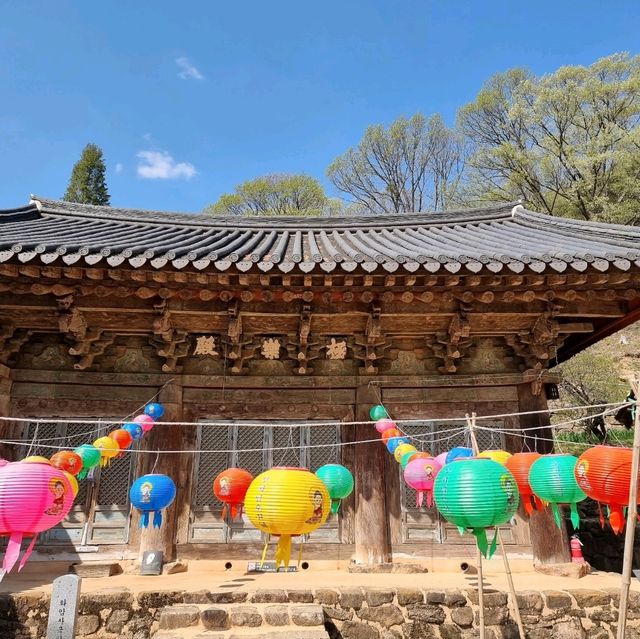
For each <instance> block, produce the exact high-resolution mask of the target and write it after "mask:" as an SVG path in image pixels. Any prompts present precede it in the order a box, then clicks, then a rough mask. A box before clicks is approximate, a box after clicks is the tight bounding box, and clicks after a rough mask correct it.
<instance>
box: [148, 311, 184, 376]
mask: <svg viewBox="0 0 640 639" xmlns="http://www.w3.org/2000/svg"><path fill="white" fill-rule="evenodd" d="M155 308H156V310H157V311H158V312H159V314H160V316H159V317H158V318H156V319H155V320H154V322H153V334H152V335H151V336H150V337H149V344H151V346H153V347H154V348H155V350H156V353H157V355H158V357H161V358H162V359H164V364H163V365H162V372H163V373H173V372H175V370H176V368H177V366H178V362H179V360H180V359H181V358H183V357H186V356H187V355H189V346H190V340H189V331H185V330H179V329H176V328H174V327H173V321H172V318H171V310H170V309H169V307H168V304H167V301H166V300H164V299H163V300H162V301H161V302H160V303H158V304H156V305H155Z"/></svg>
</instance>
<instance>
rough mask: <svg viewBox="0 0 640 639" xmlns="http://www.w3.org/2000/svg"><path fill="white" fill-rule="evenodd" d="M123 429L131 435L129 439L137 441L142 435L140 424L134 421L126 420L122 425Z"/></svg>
mask: <svg viewBox="0 0 640 639" xmlns="http://www.w3.org/2000/svg"><path fill="white" fill-rule="evenodd" d="M122 428H123V430H126V431H127V432H128V433H129V435H131V439H133V440H134V441H138V440H139V439H142V437H143V436H144V430H142V426H141V425H140V424H137V423H136V422H127V423H126V424H124V425H123V426H122Z"/></svg>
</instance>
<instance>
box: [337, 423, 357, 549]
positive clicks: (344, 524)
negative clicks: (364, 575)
mask: <svg viewBox="0 0 640 639" xmlns="http://www.w3.org/2000/svg"><path fill="white" fill-rule="evenodd" d="M346 421H350V422H352V421H354V418H353V413H351V414H350V415H349V416H348V418H347V419H346ZM340 440H341V441H342V442H353V441H355V440H356V427H355V426H354V425H353V424H342V426H341V427H340ZM355 452H356V447H355V446H353V445H351V446H342V447H341V455H340V463H341V464H342V465H343V466H345V467H346V468H348V469H349V470H350V471H351V474H352V475H353V476H354V478H355V476H356V470H355ZM356 485H357V484H356ZM338 512H339V517H340V540H341V542H342V543H343V544H352V543H354V541H355V530H354V527H355V513H356V494H355V490H354V491H353V492H352V493H351V494H350V495H349V496H348V497H347V498H346V499H343V500H342V503H341V504H340V510H339V511H338Z"/></svg>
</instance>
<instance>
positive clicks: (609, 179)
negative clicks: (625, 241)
mask: <svg viewBox="0 0 640 639" xmlns="http://www.w3.org/2000/svg"><path fill="white" fill-rule="evenodd" d="M639 122H640V56H635V57H631V56H629V55H627V54H616V55H612V56H609V57H607V58H603V59H601V60H598V61H597V62H595V63H594V64H592V65H591V66H589V67H584V66H567V67H561V68H560V69H558V70H557V71H556V72H555V73H552V74H550V75H546V76H542V77H539V78H538V77H535V76H533V75H532V74H531V73H529V72H527V71H525V70H524V69H511V70H510V71H507V72H506V73H501V74H498V75H496V76H494V77H492V78H491V79H490V80H489V81H488V82H487V83H486V85H485V86H484V88H483V89H482V90H481V91H480V93H479V94H478V96H477V98H476V100H475V101H474V102H472V103H471V104H468V105H467V106H465V107H464V108H463V109H462V110H461V111H460V114H459V126H460V128H461V131H462V132H463V134H464V135H465V137H466V139H467V141H468V143H469V145H470V157H469V159H468V166H469V173H468V175H467V176H466V177H467V184H466V190H467V193H466V196H467V198H468V199H472V200H474V201H478V200H484V201H492V200H505V199H506V200H510V199H515V198H521V199H523V200H524V201H526V202H527V203H529V204H530V205H531V207H532V208H534V209H536V210H539V211H543V212H547V213H550V214H553V215H561V216H566V217H574V218H580V219H585V220H598V221H604V222H618V223H625V224H636V223H638V222H640V206H639V204H640V180H639V178H640V127H639V126H638V124H639Z"/></svg>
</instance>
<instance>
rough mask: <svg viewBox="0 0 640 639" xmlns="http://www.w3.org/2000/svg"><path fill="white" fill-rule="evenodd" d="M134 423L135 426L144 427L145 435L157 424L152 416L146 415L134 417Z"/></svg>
mask: <svg viewBox="0 0 640 639" xmlns="http://www.w3.org/2000/svg"><path fill="white" fill-rule="evenodd" d="M133 421H134V423H135V424H140V426H142V430H143V431H144V432H145V433H146V432H148V431H150V430H151V429H152V428H153V425H154V423H155V420H154V419H153V417H151V416H150V415H145V414H144V413H143V414H142V415H138V416H137V417H134V419H133Z"/></svg>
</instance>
